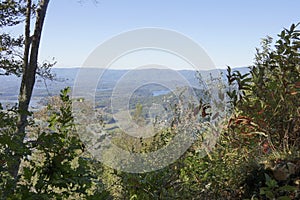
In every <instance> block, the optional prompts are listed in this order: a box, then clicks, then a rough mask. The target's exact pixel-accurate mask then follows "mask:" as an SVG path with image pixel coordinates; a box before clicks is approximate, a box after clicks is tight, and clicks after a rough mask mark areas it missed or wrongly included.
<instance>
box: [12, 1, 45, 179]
mask: <svg viewBox="0 0 300 200" xmlns="http://www.w3.org/2000/svg"><path fill="white" fill-rule="evenodd" d="M49 1H50V0H40V2H39V7H38V9H37V11H36V12H37V13H36V22H35V27H34V33H33V35H32V37H30V20H31V6H32V5H31V4H32V2H31V0H27V14H26V21H25V49H24V57H23V60H24V64H23V75H22V82H21V87H20V93H19V112H20V114H19V115H20V116H19V121H18V124H17V132H16V134H15V135H14V142H16V143H17V144H18V145H21V146H22V145H23V140H24V138H25V135H26V133H25V128H26V126H27V117H28V108H29V104H30V100H31V96H32V91H33V87H34V83H35V76H36V70H37V63H38V51H39V45H40V40H41V33H42V29H43V24H44V19H45V16H46V11H47V7H48V3H49ZM21 159H22V155H16V157H15V158H14V160H15V162H14V164H13V165H12V166H11V168H10V171H9V172H10V174H11V175H12V176H13V177H14V179H15V184H17V182H18V172H19V168H20V163H21Z"/></svg>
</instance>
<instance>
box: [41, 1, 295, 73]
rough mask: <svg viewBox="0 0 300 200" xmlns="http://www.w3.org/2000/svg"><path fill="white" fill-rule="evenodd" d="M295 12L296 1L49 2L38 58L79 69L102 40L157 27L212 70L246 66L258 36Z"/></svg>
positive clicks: (282, 24) (292, 17)
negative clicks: (198, 52) (191, 46)
mask: <svg viewBox="0 0 300 200" xmlns="http://www.w3.org/2000/svg"><path fill="white" fill-rule="evenodd" d="M299 8H300V1H299V0H244V1H243V0H185V1H184V0H98V3H94V0H85V1H83V2H81V3H79V2H78V1H77V0H52V1H51V2H50V5H49V8H48V13H47V17H46V21H45V27H44V32H43V37H42V43H41V49H40V50H41V51H40V58H41V59H48V60H49V59H51V58H52V57H54V58H55V59H56V60H57V61H58V63H57V67H71V66H80V65H82V64H83V63H84V61H85V59H86V58H87V57H88V55H89V54H90V53H91V52H92V51H93V50H94V49H95V48H96V47H97V46H99V45H100V44H101V43H102V42H104V41H106V40H107V39H109V38H111V37H113V36H115V35H118V34H119V33H122V32H126V31H130V30H132V29H137V28H143V27H158V28H165V29H170V30H174V31H178V32H179V33H182V34H184V35H186V36H188V37H190V38H191V39H193V40H194V41H196V42H197V43H198V44H199V45H200V46H201V47H202V48H203V49H204V50H205V51H206V53H207V54H208V55H209V56H210V57H211V59H212V60H213V62H214V63H215V65H216V66H217V67H222V68H223V67H226V66H227V65H230V66H248V65H251V64H252V63H253V58H254V54H255V47H258V46H259V45H260V40H261V38H263V37H265V36H266V35H270V36H276V34H277V33H279V32H280V31H281V30H282V28H283V27H289V26H290V25H291V24H292V23H297V22H299V21H300V9H299ZM125 60H126V59H125ZM125 60H124V65H126V64H125V63H126V62H129V61H128V60H127V61H125ZM127 64H128V63H127ZM118 65H122V62H121V61H118Z"/></svg>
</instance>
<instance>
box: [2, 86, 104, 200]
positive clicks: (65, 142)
mask: <svg viewBox="0 0 300 200" xmlns="http://www.w3.org/2000/svg"><path fill="white" fill-rule="evenodd" d="M68 92H69V89H64V90H62V92H61V96H60V99H61V100H60V105H61V106H60V108H59V110H54V109H52V108H51V105H49V106H48V117H47V118H48V120H47V124H48V126H47V128H42V127H41V125H39V126H40V127H35V126H36V125H35V124H32V127H31V128H30V135H31V137H30V138H28V139H27V141H25V143H24V146H16V147H15V148H17V150H18V151H19V152H18V153H20V154H22V155H23V156H22V157H23V162H22V169H21V171H22V172H21V173H20V176H21V179H20V181H19V183H18V186H17V188H16V190H15V191H14V193H13V194H12V195H11V196H9V197H7V198H12V199H49V198H50V199H62V198H63V199H66V198H77V199H78V198H91V197H92V196H93V195H97V196H99V197H101V196H102V197H103V198H104V197H107V196H108V193H106V192H104V189H103V186H101V185H102V183H101V181H100V180H98V178H97V177H96V176H95V174H94V172H93V171H94V170H93V166H92V165H91V164H92V160H91V158H90V157H89V155H88V154H86V153H85V147H84V145H83V144H82V142H81V141H80V140H79V137H78V135H77V134H76V130H75V126H74V122H73V116H72V107H71V105H72V102H71V99H70V97H69V96H68ZM9 116H11V115H9ZM9 116H3V115H1V117H2V118H3V119H6V117H9ZM5 124H6V126H8V127H9V126H12V127H13V126H14V124H9V123H8V122H7V123H5ZM41 129H43V131H41V132H40V130H41ZM34 131H37V133H36V134H33V132H34ZM34 135H36V139H34V137H33V136H34ZM1 136H3V135H1ZM6 137H7V136H6ZM10 139H11V138H7V139H6V140H3V138H1V143H2V145H3V146H2V145H1V146H2V147H4V150H3V153H5V154H4V156H5V157H1V158H2V159H5V160H4V161H3V160H2V161H3V162H4V163H5V162H9V160H10V159H9V158H8V157H7V156H9V155H10V154H8V152H9V151H12V148H13V147H14V146H12V145H13V144H14V145H16V144H15V143H14V141H11V140H10ZM10 144H12V145H10ZM24 150H26V151H24ZM15 151H16V150H15ZM2 161H1V162H2ZM1 164H3V163H1ZM1 167H2V168H1V183H2V184H1V186H2V185H3V186H6V187H3V186H2V187H1V189H2V191H4V193H6V192H5V190H8V189H10V188H9V185H8V184H9V180H8V178H9V177H7V176H6V175H7V173H6V171H7V170H6V169H5V168H4V167H5V165H1ZM5 176H6V177H5ZM101 188H102V189H101ZM100 189H101V190H102V191H100Z"/></svg>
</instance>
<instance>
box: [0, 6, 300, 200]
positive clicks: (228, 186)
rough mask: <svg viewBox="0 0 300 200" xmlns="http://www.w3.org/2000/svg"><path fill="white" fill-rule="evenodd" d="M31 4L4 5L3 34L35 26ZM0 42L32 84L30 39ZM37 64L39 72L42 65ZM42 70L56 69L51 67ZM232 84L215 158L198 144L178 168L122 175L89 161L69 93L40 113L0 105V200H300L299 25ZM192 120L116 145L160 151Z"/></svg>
mask: <svg viewBox="0 0 300 200" xmlns="http://www.w3.org/2000/svg"><path fill="white" fill-rule="evenodd" d="M16 2H17V3H20V4H15V3H16ZM24 2H25V1H21V0H20V1H19V2H18V1H3V2H2V3H1V4H0V5H1V10H3V11H5V12H2V13H1V15H0V17H1V21H0V22H1V24H0V27H3V26H14V25H16V24H19V23H21V22H22V21H24V19H27V20H30V19H31V18H32V16H31V15H30V14H29V13H32V12H33V11H35V9H37V8H39V6H38V5H34V4H31V1H27V2H30V3H28V4H24ZM41 2H44V1H41ZM46 2H47V1H46ZM22 5H23V6H22ZM42 5H43V4H41V5H40V6H42ZM26 10H27V12H26ZM26 15H28V16H27V17H26ZM28 17H29V18H30V19H29V18H28ZM38 35H40V33H39V34H38ZM0 36H1V48H0V53H1V54H0V56H1V57H0V64H1V66H0V68H2V69H4V72H5V73H4V74H3V75H9V74H16V75H23V78H24V79H26V77H27V78H28V77H30V76H28V75H27V76H25V75H24V74H26V70H25V69H27V68H26V66H24V65H26V64H24V63H22V61H21V60H18V59H16V58H15V57H14V56H13V52H14V50H13V49H14V48H21V47H22V44H23V43H24V42H25V43H26V37H25V41H24V40H23V39H24V38H22V37H20V38H17V39H15V38H12V37H11V36H9V35H7V34H4V33H3V34H2V33H1V35H0ZM27 39H28V38H27ZM29 47H30V44H29ZM25 48H26V45H25ZM25 50H26V49H25ZM25 55H26V52H25ZM36 56H37V55H36ZM27 64H28V63H27ZM31 64H32V63H31ZM34 65H35V68H36V69H35V70H38V68H37V67H38V66H37V63H35V64H34ZM43 66H44V67H46V70H47V69H48V67H49V66H50V65H47V64H46V65H43ZM27 67H28V66H27ZM40 69H42V67H40ZM24 70H25V71H24ZM37 72H38V71H35V73H34V76H35V75H36V73H37ZM46 72H47V71H46ZM45 74H46V75H47V74H48V73H44V75H45ZM226 76H227V82H228V83H227V84H226V88H227V89H226V90H227V93H226V95H227V96H228V99H229V101H228V105H229V107H230V113H229V114H228V118H227V119H226V120H225V121H224V124H223V128H222V132H221V135H220V137H219V138H218V141H217V143H216V145H215V146H214V149H213V151H210V152H207V153H206V154H205V155H204V156H203V155H199V149H201V148H203V146H202V137H200V136H201V135H199V139H198V140H197V141H196V142H195V143H194V144H193V145H192V146H191V147H190V148H189V149H188V150H187V151H186V152H185V154H184V155H182V156H181V157H180V158H179V159H178V160H177V161H176V162H174V163H172V164H170V165H169V166H167V167H164V168H162V169H160V170H156V171H152V172H147V173H125V172H122V171H118V170H115V169H112V168H109V167H108V166H105V165H103V164H102V163H100V162H98V161H97V160H95V159H94V158H93V157H92V156H91V155H90V153H89V152H88V149H87V148H86V147H85V145H84V144H83V142H82V141H81V140H80V138H79V135H78V134H81V133H79V132H78V129H76V125H75V122H74V116H73V113H72V101H73V100H72V99H71V98H70V97H69V92H70V89H69V88H66V89H63V90H62V91H61V94H60V96H59V97H53V98H51V99H50V100H49V105H48V107H47V108H43V109H41V110H39V111H36V112H34V113H33V112H28V108H27V109H25V110H24V109H22V107H20V106H14V107H11V108H3V106H2V105H1V104H0V199H131V200H133V199H287V200H288V199H300V141H299V140H300V101H299V99H300V98H299V97H300V30H299V29H298V27H297V25H294V24H293V25H292V26H291V27H290V28H289V29H284V30H283V31H282V32H281V33H280V34H279V35H278V39H277V40H276V41H275V42H274V43H273V41H272V38H270V37H267V38H266V39H264V40H263V41H262V48H261V49H257V53H256V61H255V63H254V65H253V66H252V67H250V68H249V73H246V74H241V73H240V72H239V71H235V70H232V69H231V68H230V67H228V70H227V74H226ZM25 81H26V80H25ZM32 81H33V82H31V83H30V84H32V83H33V84H34V80H32ZM31 92H32V91H31ZM29 96H30V95H29ZM29 99H30V98H29ZM29 102H30V100H29V101H28V102H27V103H28V104H29ZM27 106H28V105H27ZM205 106H207V105H205ZM173 108H174V109H182V108H180V107H173ZM198 109H199V110H202V112H199V111H198V112H195V107H192V108H191V110H190V111H192V112H193V114H194V116H196V115H197V116H198V115H199V116H198V117H199V123H202V121H201V120H203V118H205V117H209V115H203V110H204V105H202V107H198ZM187 114H188V112H187ZM24 116H26V117H25V118H26V126H25V127H26V129H24V130H22V127H21V128H20V125H19V124H20V118H22V117H23V118H24ZM142 116H143V113H142V106H141V104H137V108H136V111H135V112H134V113H133V118H134V120H136V121H137V123H143V118H142ZM178 117H181V118H180V119H179V118H178ZM188 117H190V116H189V115H187V116H185V115H184V116H182V115H180V116H177V117H176V118H173V119H171V122H170V127H167V128H165V129H163V130H161V131H158V132H157V134H156V135H155V136H154V137H153V138H147V139H136V138H133V137H128V136H126V134H123V133H120V134H118V135H117V136H116V137H114V138H113V140H114V141H113V142H115V143H116V144H118V145H119V146H120V147H122V148H124V149H126V150H128V151H130V152H132V153H136V152H138V153H146V152H151V151H155V150H157V149H160V148H162V147H163V146H166V145H167V144H168V143H169V142H170V141H171V140H172V138H173V137H174V135H176V134H177V133H178V132H180V131H182V128H184V127H187V126H186V125H187V123H189V121H190V118H188ZM25 118H24V119H25ZM196 119H198V118H196ZM23 125H24V124H23ZM181 125H182V126H181ZM188 125H189V124H188ZM189 127H190V128H194V127H191V126H189ZM20 131H21V133H22V134H20ZM22 131H23V132H22ZM18 134H20V135H21V136H20V135H18ZM111 134H113V133H111ZM23 136H24V137H23ZM16 164H17V165H16ZM15 166H17V168H16V167H15ZM16 169H17V171H16Z"/></svg>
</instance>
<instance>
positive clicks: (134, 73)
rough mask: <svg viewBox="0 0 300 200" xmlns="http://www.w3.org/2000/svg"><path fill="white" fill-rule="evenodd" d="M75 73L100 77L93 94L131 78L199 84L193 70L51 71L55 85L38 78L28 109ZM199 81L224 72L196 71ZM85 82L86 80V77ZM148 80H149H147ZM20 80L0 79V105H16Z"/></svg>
mask: <svg viewBox="0 0 300 200" xmlns="http://www.w3.org/2000/svg"><path fill="white" fill-rule="evenodd" d="M236 69H238V70H239V71H241V73H246V72H247V71H248V68H245V67H242V68H236ZM79 70H89V73H93V71H94V70H95V72H96V71H97V72H98V73H99V72H100V74H102V76H101V78H100V77H99V80H100V82H99V84H98V87H97V90H100V91H101V90H103V91H104V90H109V89H111V88H113V87H114V86H115V85H116V84H117V83H118V81H120V80H122V78H124V77H126V78H127V79H128V80H130V79H131V78H132V80H133V81H137V80H138V81H141V82H142V81H143V80H149V75H151V76H152V77H151V78H153V80H154V82H155V81H158V82H160V83H166V84H174V83H175V82H176V81H177V78H178V76H180V77H182V78H183V79H185V80H187V81H188V83H189V84H190V85H191V86H192V87H197V86H199V81H198V79H197V73H198V72H196V71H193V70H176V71H175V70H170V69H154V68H149V69H139V70H129V69H125V70H119V69H108V70H105V69H98V68H53V69H52V72H53V73H54V74H55V81H49V80H43V79H42V78H40V77H38V78H37V81H36V84H35V87H34V92H33V98H32V103H31V106H33V107H34V106H37V104H38V102H39V101H40V100H41V98H44V97H49V96H54V95H58V94H59V91H60V90H61V89H63V88H65V87H71V88H72V87H73V85H74V82H75V80H76V78H77V76H78V72H79ZM200 73H201V77H202V78H203V79H207V78H209V74H214V73H223V76H225V74H226V69H214V70H208V71H200ZM171 74H173V75H174V74H177V75H176V76H171ZM86 78H87V79H88V78H89V77H86ZM151 78H150V79H151ZM128 80H127V81H128ZM20 81H21V78H19V77H16V76H0V83H1V84H0V102H1V103H3V104H5V103H10V104H13V103H16V102H17V97H18V93H19V85H20Z"/></svg>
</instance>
